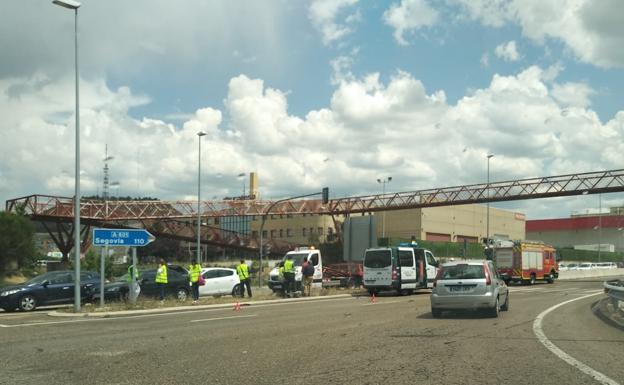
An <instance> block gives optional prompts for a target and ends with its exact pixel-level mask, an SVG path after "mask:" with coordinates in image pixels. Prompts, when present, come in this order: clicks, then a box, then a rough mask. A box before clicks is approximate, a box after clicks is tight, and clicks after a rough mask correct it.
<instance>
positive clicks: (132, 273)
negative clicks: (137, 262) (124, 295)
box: [128, 264, 141, 299]
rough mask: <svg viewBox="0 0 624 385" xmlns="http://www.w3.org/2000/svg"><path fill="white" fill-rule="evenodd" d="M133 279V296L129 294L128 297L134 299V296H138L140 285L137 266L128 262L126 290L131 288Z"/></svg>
mask: <svg viewBox="0 0 624 385" xmlns="http://www.w3.org/2000/svg"><path fill="white" fill-rule="evenodd" d="M133 281H134V284H135V286H134V294H133V295H134V297H132V296H130V299H132V298H134V299H136V297H138V296H139V293H141V285H139V268H137V267H136V266H134V265H133V264H130V266H128V290H129V291H131V290H132V282H133Z"/></svg>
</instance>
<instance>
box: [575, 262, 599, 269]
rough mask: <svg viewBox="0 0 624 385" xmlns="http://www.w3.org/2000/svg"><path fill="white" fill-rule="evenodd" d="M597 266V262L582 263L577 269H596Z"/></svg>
mask: <svg viewBox="0 0 624 385" xmlns="http://www.w3.org/2000/svg"><path fill="white" fill-rule="evenodd" d="M595 268H596V264H595V263H588V262H586V263H581V264H579V265H578V267H577V268H576V270H591V269H595Z"/></svg>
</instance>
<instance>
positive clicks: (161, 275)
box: [156, 265, 167, 283]
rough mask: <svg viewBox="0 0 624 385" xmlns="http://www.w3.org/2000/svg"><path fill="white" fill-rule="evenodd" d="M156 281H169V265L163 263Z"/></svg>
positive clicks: (157, 272)
mask: <svg viewBox="0 0 624 385" xmlns="http://www.w3.org/2000/svg"><path fill="white" fill-rule="evenodd" d="M156 283H167V266H166V265H161V266H160V267H159V268H158V271H156Z"/></svg>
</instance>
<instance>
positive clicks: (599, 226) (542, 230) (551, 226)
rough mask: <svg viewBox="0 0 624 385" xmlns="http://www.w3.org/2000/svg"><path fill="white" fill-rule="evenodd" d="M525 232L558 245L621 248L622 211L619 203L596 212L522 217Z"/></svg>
mask: <svg viewBox="0 0 624 385" xmlns="http://www.w3.org/2000/svg"><path fill="white" fill-rule="evenodd" d="M526 236H527V239H532V240H539V241H543V242H545V243H548V244H551V245H553V246H555V247H560V248H575V249H578V250H594V251H597V250H600V251H605V252H614V251H624V215H622V208H621V207H614V208H611V209H610V210H609V212H608V213H603V214H600V215H597V214H575V215H572V216H570V217H569V218H556V219H539V220H530V221H526Z"/></svg>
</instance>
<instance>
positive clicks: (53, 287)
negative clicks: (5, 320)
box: [0, 270, 100, 311]
mask: <svg viewBox="0 0 624 385" xmlns="http://www.w3.org/2000/svg"><path fill="white" fill-rule="evenodd" d="M99 282H100V275H99V274H98V273H95V272H90V271H83V272H81V273H80V286H81V290H80V293H81V299H82V301H83V302H84V301H89V300H90V299H91V297H92V293H93V287H94V286H95V285H97V284H99ZM73 302H74V272H73V271H71V270H66V271H53V272H49V273H45V274H42V275H39V276H37V277H35V278H33V279H31V280H30V281H28V282H25V283H22V284H20V285H14V286H7V287H3V288H1V289H0V307H1V308H3V309H4V310H5V311H13V310H15V309H19V310H21V311H32V310H35V309H36V308H37V306H46V305H61V304H68V303H73Z"/></svg>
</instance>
